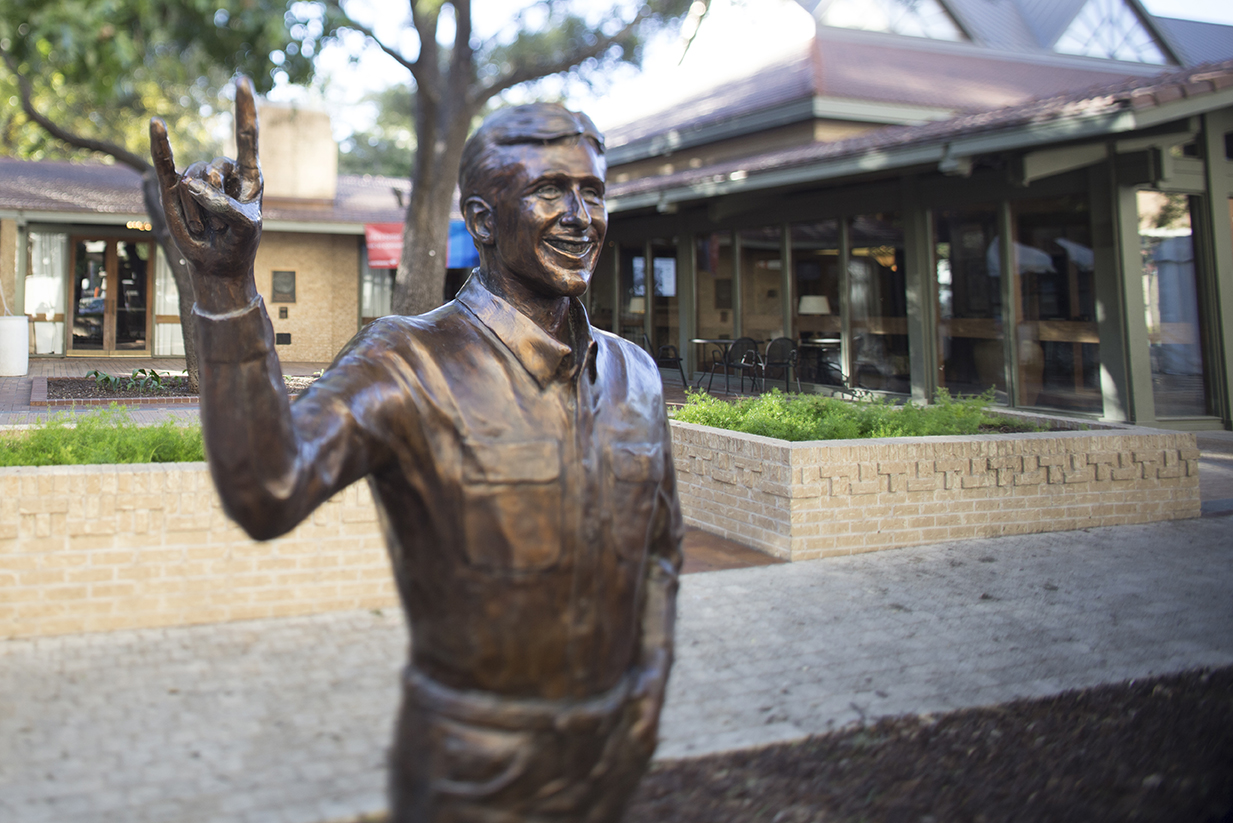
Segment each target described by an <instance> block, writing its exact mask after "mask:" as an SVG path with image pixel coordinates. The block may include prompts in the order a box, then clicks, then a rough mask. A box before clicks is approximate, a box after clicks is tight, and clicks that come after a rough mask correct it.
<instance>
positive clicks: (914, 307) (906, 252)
mask: <svg viewBox="0 0 1233 823" xmlns="http://www.w3.org/2000/svg"><path fill="white" fill-rule="evenodd" d="M932 244H933V237H932V232H931V231H930V225H929V213H928V210H927V209H926V208H925V207H924V205H923V204H922V202H921V199H920V196H919V193H918V191H917V185H916V178H914V177H911V178H907V179H905V180H904V181H903V265H904V268H905V269H907V271H905V272H904V289H905V290H906V292H907V295H906V296H907V305H908V359H909V363H910V371H911V376H912V400H913V402H916V403H928V402H930V401H932V400H933V393H934V390H935V389H936V388H937V385H938V375H937V364H938V357H937V343H936V341H937V322H936V321H935V319H934V316H935V314H936V312H935V311H934V300H933V288H932V286H933V277H932V271H933V249H932Z"/></svg>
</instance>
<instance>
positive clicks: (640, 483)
mask: <svg viewBox="0 0 1233 823" xmlns="http://www.w3.org/2000/svg"><path fill="white" fill-rule="evenodd" d="M607 451H608V466H609V469H610V477H611V478H612V481H611V490H610V499H611V505H610V506H608V510H607V517H606V521H607V524H608V532H609V537H610V539H611V541H612V545H613V547H614V548H615V549H616V552H617V556H618V557H620V558H621V559H622V560H627V561H630V562H634V563H640V562H641V561H642V556H643V554H645V552H646V544H647V533H648V531H649V530H650V525H651V516H652V514H653V513H654V511H655V496H656V494H657V492H658V490H659V483H660V481H661V480H662V479H663V474H664V469H663V465H664V452H663V446H662V445H661V444H660V443H613V444H612V445H611V446H609V447H608V450H607Z"/></svg>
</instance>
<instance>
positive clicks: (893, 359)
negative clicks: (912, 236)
mask: <svg viewBox="0 0 1233 823" xmlns="http://www.w3.org/2000/svg"><path fill="white" fill-rule="evenodd" d="M851 232H852V251H851V254H850V256H849V258H848V289H849V298H848V305H849V306H850V314H851V317H850V320H851V329H852V344H851V350H852V358H851V359H852V383H853V385H856V386H858V387H861V388H866V389H874V390H877V391H888V392H898V393H903V394H907V393H909V392H910V391H911V390H912V379H911V365H910V361H909V358H908V300H907V289H906V280H905V279H904V265H903V221H902V220H901V219H900V216H899V215H898V214H871V215H864V216H861V217H856V218H853V219H852V223H851Z"/></svg>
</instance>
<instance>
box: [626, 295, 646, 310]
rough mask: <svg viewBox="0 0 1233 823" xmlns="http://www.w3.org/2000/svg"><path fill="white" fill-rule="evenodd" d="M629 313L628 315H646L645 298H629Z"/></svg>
mask: <svg viewBox="0 0 1233 823" xmlns="http://www.w3.org/2000/svg"><path fill="white" fill-rule="evenodd" d="M629 313H630V314H646V298H645V297H631V298H629Z"/></svg>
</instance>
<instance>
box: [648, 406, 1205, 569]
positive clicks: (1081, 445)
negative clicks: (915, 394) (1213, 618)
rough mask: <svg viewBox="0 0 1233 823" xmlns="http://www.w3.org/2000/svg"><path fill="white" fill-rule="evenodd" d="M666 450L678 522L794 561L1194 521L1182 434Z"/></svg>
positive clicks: (711, 438)
mask: <svg viewBox="0 0 1233 823" xmlns="http://www.w3.org/2000/svg"><path fill="white" fill-rule="evenodd" d="M672 447H673V459H674V461H675V464H676V470H677V483H678V487H679V489H680V495H681V506H682V509H683V510H684V514H685V520H686V522H687V523H689V524H691V525H694V526H698V527H700V528H703V529H706V530H708V531H711V532H714V533H717V534H720V535H723V536H725V537H728V538H729V539H732V540H736V541H739V542H742V543H746V544H748V545H750V546H754V547H755V548H758V549H761V550H762V551H765V552H767V553H769V554H773V555H775V556H777V557H783V558H786V559H791V560H809V559H813V558H819V557H828V556H833V555H841V554H852V553H856V552H866V551H877V550H880V549H890V548H897V547H901V546H910V545H914V544H919V543H933V542H940V541H946V540H962V539H967V538H973V537H994V536H999V535H1007V534H1029V533H1035V532H1046V531H1066V530H1070V529H1082V528H1089V527H1093V526H1113V525H1123V524H1130V523H1147V522H1152V521H1157V520H1172V519H1179V518H1186V517H1197V516H1199V506H1200V501H1199V451H1198V449H1197V448H1196V445H1195V438H1194V435H1193V434H1191V433H1186V432H1166V431H1161V430H1158V429H1147V428H1136V427H1121V428H1114V429H1108V430H1101V431H1085V432H1084V431H1063V432H1045V433H1032V434H1009V435H980V436H975V437H921V438H893V439H882V440H834V441H815V442H810V443H786V442H784V441H781V440H773V439H771V438H767V437H758V436H754V435H746V434H738V433H735V432H726V431H721V430H718V429H712V428H709V427H704V426H695V425H692V424H688V423H678V422H675V421H673V423H672Z"/></svg>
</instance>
